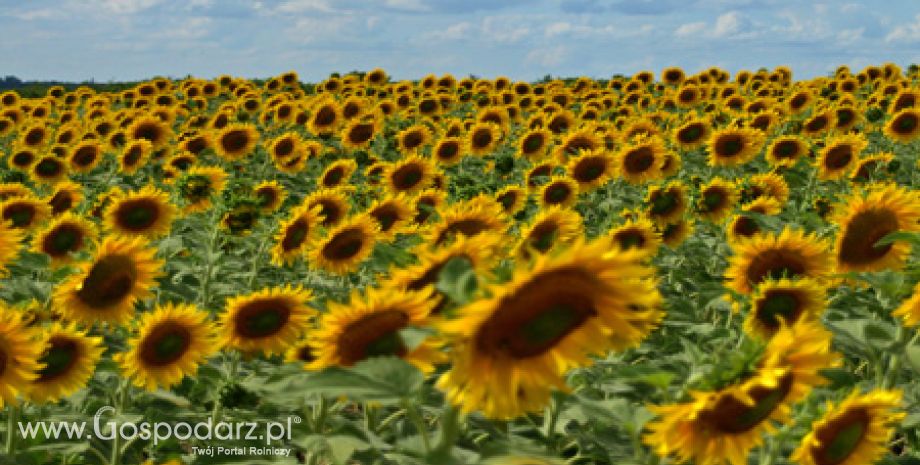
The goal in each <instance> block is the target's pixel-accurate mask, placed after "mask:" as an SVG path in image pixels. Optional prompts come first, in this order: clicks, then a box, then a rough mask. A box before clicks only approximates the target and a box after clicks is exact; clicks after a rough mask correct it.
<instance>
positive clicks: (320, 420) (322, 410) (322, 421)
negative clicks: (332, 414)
mask: <svg viewBox="0 0 920 465" xmlns="http://www.w3.org/2000/svg"><path fill="white" fill-rule="evenodd" d="M328 414H329V401H328V400H327V399H326V396H320V397H319V405H318V406H317V407H316V410H314V418H313V432H314V433H316V434H323V430H324V429H325V428H326V415H328Z"/></svg>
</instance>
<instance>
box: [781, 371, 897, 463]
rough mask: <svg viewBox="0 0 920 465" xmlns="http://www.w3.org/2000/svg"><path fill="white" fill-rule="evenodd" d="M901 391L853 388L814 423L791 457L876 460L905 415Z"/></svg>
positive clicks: (799, 460)
mask: <svg viewBox="0 0 920 465" xmlns="http://www.w3.org/2000/svg"><path fill="white" fill-rule="evenodd" d="M900 410H901V391H899V390H880V389H877V390H873V391H870V392H868V393H866V394H860V393H859V391H858V390H856V391H854V392H853V393H852V394H851V395H850V396H849V397H847V399H846V400H844V401H843V402H841V403H840V404H839V405H837V406H834V405H832V404H830V403H828V404H827V411H826V413H825V414H824V417H822V418H821V419H820V420H817V421H815V422H814V423H813V424H812V425H811V431H810V432H809V433H808V434H807V435H806V436H805V437H804V438H803V439H802V442H801V443H800V444H799V447H798V448H797V449H796V450H795V451H794V452H793V453H792V456H791V457H790V458H791V459H792V460H793V461H794V462H796V463H798V464H800V465H829V464H834V465H862V464H868V463H876V462H877V461H878V460H879V459H881V458H882V457H883V456H885V454H887V453H888V441H889V440H890V438H891V436H892V434H894V427H895V425H897V424H898V423H900V421H901V420H902V419H903V418H904V417H905V413H903V412H901V411H900Z"/></svg>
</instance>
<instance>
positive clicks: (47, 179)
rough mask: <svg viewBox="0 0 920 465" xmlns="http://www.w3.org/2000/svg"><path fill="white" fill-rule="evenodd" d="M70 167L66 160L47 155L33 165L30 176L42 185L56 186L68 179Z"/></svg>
mask: <svg viewBox="0 0 920 465" xmlns="http://www.w3.org/2000/svg"><path fill="white" fill-rule="evenodd" d="M67 173H68V166H67V164H66V163H64V160H62V159H60V158H58V157H56V156H54V155H45V156H43V157H41V158H39V159H38V160H37V161H36V162H35V164H33V165H32V167H31V171H30V173H29V176H30V177H31V178H32V179H34V180H35V182H38V183H41V184H55V183H57V182H60V181H63V180H64V179H65V178H67Z"/></svg>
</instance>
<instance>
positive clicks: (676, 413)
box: [643, 367, 793, 465]
mask: <svg viewBox="0 0 920 465" xmlns="http://www.w3.org/2000/svg"><path fill="white" fill-rule="evenodd" d="M788 373H789V369H777V368H773V367H767V368H764V369H760V370H757V371H756V372H755V373H754V374H752V375H751V376H749V377H748V379H746V380H744V381H742V382H739V383H736V384H733V385H730V386H727V387H725V388H722V389H720V390H717V391H708V392H705V391H704V392H700V391H690V396H691V399H690V400H689V401H688V402H683V403H678V404H671V405H661V406H650V407H649V409H650V410H651V411H652V412H653V413H655V414H656V415H657V417H658V418H657V419H656V420H653V421H651V422H649V423H647V424H646V425H645V428H646V429H647V430H648V433H647V434H646V435H645V436H644V437H643V441H644V442H645V444H646V445H647V446H649V447H652V448H653V449H654V451H655V453H656V454H658V455H659V456H661V457H668V456H674V458H675V461H676V462H678V463H684V462H689V461H691V460H692V461H693V463H694V464H696V465H723V464H724V463H726V462H727V463H730V464H731V465H746V464H747V463H748V461H747V456H748V454H749V453H750V451H751V450H752V449H754V448H755V447H758V446H760V445H761V444H762V442H763V435H764V433H768V432H773V431H774V430H775V428H774V426H773V422H787V421H788V420H789V406H788V405H786V404H785V403H784V402H783V401H784V400H785V398H786V397H787V395H788V393H789V392H790V390H791V389H792V386H793V377H792V376H789V375H788Z"/></svg>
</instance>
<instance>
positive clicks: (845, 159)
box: [815, 134, 869, 180]
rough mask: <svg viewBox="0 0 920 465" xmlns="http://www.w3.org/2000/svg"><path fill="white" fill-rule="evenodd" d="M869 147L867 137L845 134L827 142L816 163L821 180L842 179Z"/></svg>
mask: <svg viewBox="0 0 920 465" xmlns="http://www.w3.org/2000/svg"><path fill="white" fill-rule="evenodd" d="M868 145H869V142H868V141H867V140H866V138H865V136H863V135H860V134H844V135H842V136H837V137H833V138H830V139H829V140H827V141H825V144H824V148H823V149H821V151H820V152H819V153H818V159H817V161H816V162H815V163H816V165H817V166H816V168H817V170H818V178H819V179H824V180H828V179H840V178H842V177H843V176H845V175H846V174H847V173H848V172H849V171H850V170H851V169H852V167H853V165H854V164H855V163H856V161H857V160H859V154H860V153H861V152H862V151H863V149H865V148H866V146H868Z"/></svg>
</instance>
